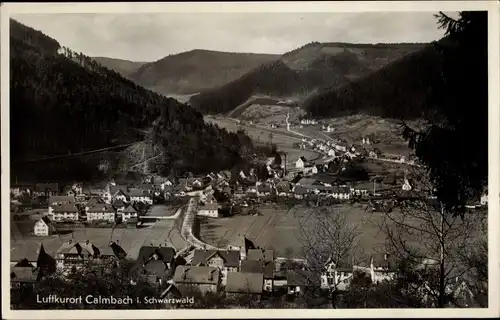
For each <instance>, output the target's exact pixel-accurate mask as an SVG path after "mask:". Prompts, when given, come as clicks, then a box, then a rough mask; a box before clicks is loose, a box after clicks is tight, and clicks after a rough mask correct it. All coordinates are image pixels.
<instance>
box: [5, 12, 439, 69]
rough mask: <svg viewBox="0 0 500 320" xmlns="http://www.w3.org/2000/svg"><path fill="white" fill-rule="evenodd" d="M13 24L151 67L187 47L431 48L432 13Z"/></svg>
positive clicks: (68, 17) (435, 35) (166, 16)
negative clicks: (330, 45)
mask: <svg viewBox="0 0 500 320" xmlns="http://www.w3.org/2000/svg"><path fill="white" fill-rule="evenodd" d="M12 18H14V19H16V20H17V21H19V22H21V23H23V24H26V25H28V26H30V27H32V28H35V29H38V30H41V31H42V32H43V33H45V34H47V35H48V36H50V37H52V38H54V39H56V40H58V41H59V43H60V44H61V45H63V46H66V47H69V48H71V49H72V50H75V51H78V52H83V53H84V54H86V55H89V56H105V57H112V58H121V59H127V60H133V61H155V60H158V59H160V58H162V57H164V56H166V55H168V54H175V53H180V52H183V51H189V50H192V49H209V50H219V51H229V52H255V53H277V54H281V53H284V52H287V51H290V50H293V49H295V48H297V47H300V46H302V45H304V44H307V43H309V42H312V41H319V42H352V43H379V42H429V41H432V40H437V39H439V38H441V37H442V36H443V30H438V28H437V24H436V19H435V18H434V17H433V13H431V12H418V13H415V12H405V13H397V12H388V13H384V12H371V13H361V12H360V13H335V12H328V13H272V12H268V13H154V14H144V13H141V14H90V13H83V14H82V13H79V14H67V13H66V14H56V13H52V14H43V15H42V14H22V15H13V16H12Z"/></svg>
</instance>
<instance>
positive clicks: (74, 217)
mask: <svg viewBox="0 0 500 320" xmlns="http://www.w3.org/2000/svg"><path fill="white" fill-rule="evenodd" d="M49 218H50V220H52V221H54V222H57V221H67V220H71V221H78V218H79V211H78V208H77V207H76V205H75V204H74V203H63V204H60V205H58V206H54V207H52V210H49Z"/></svg>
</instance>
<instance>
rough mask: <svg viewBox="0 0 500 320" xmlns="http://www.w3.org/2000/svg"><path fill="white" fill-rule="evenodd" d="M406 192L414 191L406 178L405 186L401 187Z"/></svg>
mask: <svg viewBox="0 0 500 320" xmlns="http://www.w3.org/2000/svg"><path fill="white" fill-rule="evenodd" d="M401 188H402V189H403V190H404V191H410V190H411V189H412V186H411V184H410V181H408V179H407V178H406V177H405V179H404V183H403V186H402V187H401Z"/></svg>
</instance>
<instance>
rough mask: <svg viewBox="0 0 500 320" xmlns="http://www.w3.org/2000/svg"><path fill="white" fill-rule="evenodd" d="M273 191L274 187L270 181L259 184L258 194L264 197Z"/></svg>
mask: <svg viewBox="0 0 500 320" xmlns="http://www.w3.org/2000/svg"><path fill="white" fill-rule="evenodd" d="M272 193H273V188H272V186H271V185H270V184H268V183H262V184H260V185H258V186H257V196H259V197H264V196H270V195H271V194H272Z"/></svg>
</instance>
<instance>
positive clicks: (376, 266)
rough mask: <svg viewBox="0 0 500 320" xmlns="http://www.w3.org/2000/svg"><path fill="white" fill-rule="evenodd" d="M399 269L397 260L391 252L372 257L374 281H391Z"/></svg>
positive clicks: (371, 267)
mask: <svg viewBox="0 0 500 320" xmlns="http://www.w3.org/2000/svg"><path fill="white" fill-rule="evenodd" d="M397 271H398V267H397V262H396V260H395V259H394V258H393V257H392V256H390V255H389V254H383V255H381V254H378V255H374V256H373V257H372V258H371V259H370V276H371V279H372V283H379V282H382V281H391V280H392V279H393V278H394V276H395V275H396V273H397Z"/></svg>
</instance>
